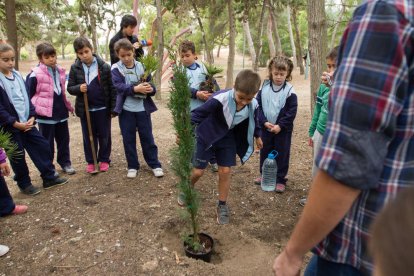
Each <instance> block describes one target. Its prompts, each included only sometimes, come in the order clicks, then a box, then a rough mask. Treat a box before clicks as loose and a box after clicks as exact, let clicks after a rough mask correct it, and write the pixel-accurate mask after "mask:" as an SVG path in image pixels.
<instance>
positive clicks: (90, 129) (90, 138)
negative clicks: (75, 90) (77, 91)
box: [83, 93, 99, 174]
mask: <svg viewBox="0 0 414 276" xmlns="http://www.w3.org/2000/svg"><path fill="white" fill-rule="evenodd" d="M83 101H84V102H85V113H86V124H87V125H88V132H89V141H90V143H91V150H92V158H93V164H94V167H95V170H94V171H93V172H91V174H96V173H98V172H99V167H98V160H97V159H96V151H95V143H94V141H93V134H92V125H91V115H90V114H89V104H88V95H87V94H86V93H83Z"/></svg>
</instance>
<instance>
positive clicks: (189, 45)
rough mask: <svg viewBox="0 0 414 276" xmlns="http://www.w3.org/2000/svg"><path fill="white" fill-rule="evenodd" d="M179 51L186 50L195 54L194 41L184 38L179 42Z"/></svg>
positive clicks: (183, 51)
mask: <svg viewBox="0 0 414 276" xmlns="http://www.w3.org/2000/svg"><path fill="white" fill-rule="evenodd" d="M178 51H179V53H185V52H187V51H191V53H193V54H195V45H194V42H192V41H190V40H184V41H183V42H181V43H180V47H179V48H178Z"/></svg>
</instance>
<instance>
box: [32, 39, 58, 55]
mask: <svg viewBox="0 0 414 276" xmlns="http://www.w3.org/2000/svg"><path fill="white" fill-rule="evenodd" d="M36 55H37V58H38V59H41V58H42V57H43V56H46V57H49V56H56V49H55V47H53V45H52V44H50V43H49V42H43V43H40V44H38V45H37V46H36Z"/></svg>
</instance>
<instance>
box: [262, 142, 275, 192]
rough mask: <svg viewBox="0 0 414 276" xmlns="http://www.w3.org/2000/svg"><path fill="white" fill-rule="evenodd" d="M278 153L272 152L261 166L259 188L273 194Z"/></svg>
mask: <svg viewBox="0 0 414 276" xmlns="http://www.w3.org/2000/svg"><path fill="white" fill-rule="evenodd" d="M277 155H278V152H277V151H275V150H272V151H271V152H270V153H269V155H268V156H267V158H266V159H265V160H264V162H263V165H262V182H261V183H260V186H261V187H262V190H263V191H266V192H273V191H274V190H275V188H276V174H277V164H276V156H277Z"/></svg>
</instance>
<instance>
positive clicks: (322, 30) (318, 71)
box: [308, 0, 327, 114]
mask: <svg viewBox="0 0 414 276" xmlns="http://www.w3.org/2000/svg"><path fill="white" fill-rule="evenodd" d="M308 33H309V45H308V48H309V56H310V78H311V113H312V114H313V109H314V106H315V101H316V93H317V91H318V87H319V84H320V81H319V80H320V76H321V75H322V72H323V70H324V67H325V56H326V52H327V51H326V44H327V42H326V40H327V33H326V14H325V0H308Z"/></svg>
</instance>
